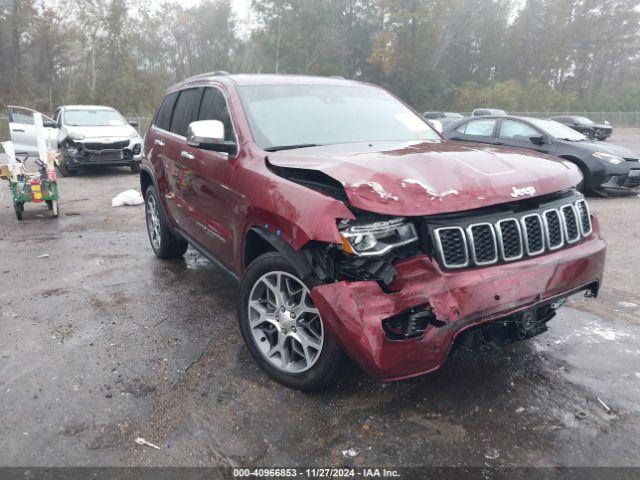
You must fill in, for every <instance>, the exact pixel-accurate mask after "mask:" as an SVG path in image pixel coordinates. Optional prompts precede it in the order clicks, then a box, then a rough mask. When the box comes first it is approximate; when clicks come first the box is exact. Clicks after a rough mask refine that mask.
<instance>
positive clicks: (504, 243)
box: [496, 218, 524, 261]
mask: <svg viewBox="0 0 640 480" xmlns="http://www.w3.org/2000/svg"><path fill="white" fill-rule="evenodd" d="M496 229H497V230H496V231H497V233H498V245H499V247H500V254H501V255H502V258H503V259H504V260H506V261H510V260H518V259H519V258H522V255H523V253H524V252H523V246H522V243H523V242H522V232H521V231H520V223H519V222H518V220H516V219H515V218H507V219H505V220H500V221H499V222H498V223H497V224H496Z"/></svg>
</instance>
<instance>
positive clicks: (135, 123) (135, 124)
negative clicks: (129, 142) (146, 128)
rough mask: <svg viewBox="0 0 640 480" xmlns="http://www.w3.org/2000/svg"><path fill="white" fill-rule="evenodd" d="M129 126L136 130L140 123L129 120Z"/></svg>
mask: <svg viewBox="0 0 640 480" xmlns="http://www.w3.org/2000/svg"><path fill="white" fill-rule="evenodd" d="M129 125H131V126H132V127H135V128H138V127H139V126H140V122H138V121H137V120H131V121H130V122H129Z"/></svg>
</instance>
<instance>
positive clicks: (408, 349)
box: [302, 190, 605, 380]
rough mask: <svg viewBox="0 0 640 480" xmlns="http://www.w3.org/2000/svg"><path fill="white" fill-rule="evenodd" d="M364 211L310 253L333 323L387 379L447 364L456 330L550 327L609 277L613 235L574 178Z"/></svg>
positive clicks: (345, 343) (485, 337) (467, 342)
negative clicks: (446, 202) (427, 208)
mask: <svg viewBox="0 0 640 480" xmlns="http://www.w3.org/2000/svg"><path fill="white" fill-rule="evenodd" d="M355 217H356V220H351V221H340V222H339V223H338V225H337V227H338V230H339V232H340V237H341V239H342V244H325V243H320V242H310V243H309V244H307V245H305V247H304V248H303V249H302V253H303V254H304V255H305V257H306V259H307V261H308V263H309V264H310V265H311V266H312V269H313V273H314V274H315V276H316V277H318V278H319V279H320V280H321V283H322V284H321V285H319V286H317V287H315V288H314V289H313V290H312V292H311V295H312V298H313V300H314V302H315V304H316V306H317V307H318V309H319V311H320V313H321V315H322V318H323V321H324V323H325V324H326V328H327V330H328V331H330V332H331V333H332V334H333V335H334V337H335V338H336V339H337V341H338V342H339V343H340V344H341V346H342V347H343V349H344V350H345V351H346V352H347V353H348V354H349V356H350V357H351V358H352V359H353V360H354V361H355V362H356V363H358V364H359V365H360V366H361V367H362V368H363V369H364V370H366V371H367V372H369V373H370V374H372V375H374V376H377V377H380V378H383V379H385V380H400V379H404V378H408V377H413V376H417V375H422V374H425V373H428V372H430V371H433V370H435V369H437V368H439V367H440V366H441V365H442V364H443V363H444V361H445V360H446V358H447V356H448V354H449V352H450V351H451V349H452V347H453V345H454V344H455V343H456V341H457V343H458V344H459V345H462V346H466V347H472V346H477V345H485V346H486V345H499V346H503V345H507V344H509V343H511V342H513V341H516V340H523V339H526V338H531V337H533V336H535V335H538V334H540V333H542V332H544V331H545V330H546V322H548V321H549V320H550V319H551V318H552V317H553V316H554V315H555V311H556V309H557V308H558V307H559V306H560V305H561V304H562V300H563V299H565V298H566V297H567V296H568V295H571V294H573V293H576V292H579V291H587V292H588V293H590V294H593V295H595V294H596V293H597V290H598V287H599V284H600V281H601V279H602V273H603V269H604V257H605V244H604V242H603V241H602V240H601V239H600V238H599V237H598V225H597V222H596V220H595V218H593V217H592V216H591V214H590V213H589V210H588V207H587V204H586V202H585V201H584V199H583V197H582V196H581V195H580V194H578V193H577V192H575V191H574V190H566V191H562V192H558V193H556V194H552V195H546V196H542V197H537V198H532V199H527V200H521V201H516V202H512V203H509V204H502V205H498V206H492V207H487V208H483V209H476V210H472V211H466V212H456V213H452V214H442V215H433V216H424V217H386V216H381V215H374V214H371V213H366V212H361V211H355ZM463 333H464V335H463ZM457 339H458V340H457Z"/></svg>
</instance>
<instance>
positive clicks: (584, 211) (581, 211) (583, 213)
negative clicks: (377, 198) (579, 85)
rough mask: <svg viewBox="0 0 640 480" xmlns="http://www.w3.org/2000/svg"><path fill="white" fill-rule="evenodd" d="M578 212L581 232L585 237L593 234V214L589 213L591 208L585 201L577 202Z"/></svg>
mask: <svg viewBox="0 0 640 480" xmlns="http://www.w3.org/2000/svg"><path fill="white" fill-rule="evenodd" d="M576 210H577V211H578V217H579V218H580V231H581V232H582V235H584V236H585V237H586V236H587V235H590V234H591V230H592V226H591V214H590V213H589V206H588V205H587V202H585V201H584V200H578V201H577V202H576Z"/></svg>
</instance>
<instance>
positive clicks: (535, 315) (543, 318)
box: [454, 298, 566, 353]
mask: <svg viewBox="0 0 640 480" xmlns="http://www.w3.org/2000/svg"><path fill="white" fill-rule="evenodd" d="M565 301H566V299H564V298H563V299H558V300H556V301H554V302H551V303H548V304H546V305H542V306H540V307H537V308H533V309H530V310H526V311H524V312H519V313H516V314H513V315H509V316H508V317H504V318H501V319H499V320H496V321H494V322H491V323H487V324H483V325H479V326H477V327H475V328H472V329H470V330H467V331H466V332H464V333H463V334H462V335H460V336H459V337H458V338H457V339H456V343H455V345H454V350H455V351H460V350H462V351H464V352H467V353H472V352H478V351H480V352H482V351H488V350H495V349H501V348H504V347H506V346H507V345H510V344H512V343H514V342H518V341H520V340H526V339H529V338H532V337H535V336H538V335H540V334H541V333H544V332H546V331H547V330H548V327H547V322H548V321H549V320H551V319H552V318H553V317H555V315H556V310H557V309H558V308H560V307H561V306H562V305H564V303H565Z"/></svg>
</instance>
